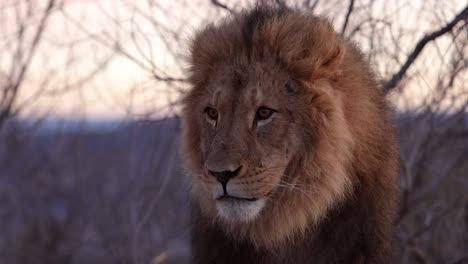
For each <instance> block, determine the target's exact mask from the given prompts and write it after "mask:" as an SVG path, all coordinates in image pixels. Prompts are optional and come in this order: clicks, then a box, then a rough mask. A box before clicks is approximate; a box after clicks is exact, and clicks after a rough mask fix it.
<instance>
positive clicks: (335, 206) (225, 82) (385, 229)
mask: <svg viewBox="0 0 468 264" xmlns="http://www.w3.org/2000/svg"><path fill="white" fill-rule="evenodd" d="M190 63H191V68H190V82H191V84H192V86H193V88H192V89H191V90H190V92H189V93H188V95H187V96H186V98H185V100H184V110H183V114H184V127H183V153H184V156H185V160H186V164H187V167H188V169H189V173H190V180H191V197H192V223H193V232H192V236H193V237H192V246H193V247H192V248H193V260H194V263H390V262H391V261H390V259H391V241H392V221H393V219H394V214H395V206H396V203H395V196H396V192H397V187H396V186H397V185H396V147H395V139H394V132H393V128H392V125H391V121H390V116H389V110H388V107H387V104H386V101H385V99H384V96H383V94H382V92H381V91H380V90H379V88H378V85H377V82H376V80H375V77H374V74H373V73H372V71H371V70H370V68H369V65H368V63H367V62H366V61H365V60H364V58H363V56H362V54H361V53H360V51H359V50H358V49H357V48H356V47H355V46H354V45H353V44H352V43H350V42H349V41H348V40H345V39H343V38H342V37H340V36H338V35H337V34H336V33H335V31H334V30H333V28H332V26H331V25H330V23H329V22H328V21H327V20H326V19H324V18H319V17H316V16H313V15H310V14H306V13H302V12H299V11H293V10H288V9H274V8H271V7H265V6H263V7H257V8H255V9H253V10H250V11H246V12H243V13H241V14H238V15H235V16H234V17H232V18H230V19H227V20H225V21H223V22H221V23H220V24H218V25H209V26H207V27H206V28H205V29H203V30H202V31H200V32H198V34H197V35H196V36H195V38H194V39H193V41H192V43H191V58H190ZM264 105H267V106H273V107H274V108H275V110H277V113H275V116H274V119H273V120H272V121H271V123H270V124H267V125H264V126H262V127H257V126H256V125H255V120H254V116H255V111H256V109H257V108H258V107H260V106H264ZM206 106H212V107H215V108H216V109H217V110H218V112H219V118H220V119H219V121H217V122H219V123H216V125H215V126H214V127H213V126H212V125H210V124H209V123H208V122H207V121H206V117H205V116H204V112H203V111H204V109H205V107H206ZM252 123H253V124H254V125H253V126H250V124H252ZM208 163H209V166H215V165H216V166H218V165H219V166H225V164H231V163H232V164H234V165H235V166H236V167H237V166H238V165H242V170H241V172H240V175H239V176H236V177H235V178H233V179H232V186H233V187H232V188H233V190H235V191H236V192H237V193H239V194H241V195H242V196H245V197H255V198H258V197H267V198H268V199H267V202H266V204H265V206H264V207H263V209H262V210H261V211H260V213H259V214H258V216H256V217H255V218H254V219H252V220H249V221H235V220H229V219H225V218H221V217H219V216H218V213H217V211H216V200H215V199H214V198H213V196H212V195H211V190H213V188H216V185H217V184H219V183H218V182H216V180H215V179H214V178H213V177H212V176H210V175H208V173H207V170H206V167H207V166H208V165H207V164H208ZM213 164H214V165H213ZM232 164H231V165H232ZM234 165H233V166H234ZM230 184H231V183H230Z"/></svg>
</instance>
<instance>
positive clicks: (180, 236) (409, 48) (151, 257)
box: [0, 0, 468, 264]
mask: <svg viewBox="0 0 468 264" xmlns="http://www.w3.org/2000/svg"><path fill="white" fill-rule="evenodd" d="M254 2H255V1H253V0H252V1H228V0H226V1H209V0H204V1H202V0H196V1H184V0H176V1H157V0H154V1H151V0H150V1H125V0H121V1H77V0H47V1H39V0H5V1H1V2H0V263H18V264H22V263H153V264H156V263H185V261H186V256H187V255H188V253H189V252H188V251H189V249H188V244H187V240H188V230H187V228H188V226H187V219H188V212H187V211H188V209H187V195H186V190H187V188H186V186H185V185H184V179H183V170H182V167H181V163H180V157H179V152H178V140H179V138H178V133H179V130H180V127H179V122H180V121H179V120H178V118H177V113H178V112H177V111H178V100H179V98H180V95H181V94H183V93H184V91H185V90H186V88H187V87H186V82H185V80H184V69H185V67H186V65H185V63H184V56H185V55H186V44H187V40H188V39H189V36H190V35H191V34H193V30H194V29H196V28H198V27H200V26H201V25H203V24H204V23H208V22H213V21H217V20H218V19H220V18H222V17H224V16H226V15H229V14H230V13H232V12H236V11H238V10H241V9H242V8H244V7H247V6H251V5H253V4H254ZM264 2H271V3H274V4H277V5H285V6H289V7H295V8H300V9H302V10H308V11H310V12H315V13H317V14H322V15H326V16H328V17H330V18H331V19H332V20H333V23H334V25H335V26H336V29H337V31H338V32H340V33H341V34H343V35H344V36H346V37H348V38H351V39H352V40H354V41H356V42H357V43H359V45H360V46H361V47H362V49H363V50H364V52H365V53H366V54H367V56H368V59H369V61H370V62H371V63H372V64H373V66H374V68H375V69H376V71H377V73H378V74H379V76H380V77H381V81H382V87H383V89H385V91H386V92H387V93H388V96H389V99H390V100H391V101H392V102H393V103H394V105H395V108H396V109H397V111H396V114H395V123H396V125H397V128H398V135H399V139H400V185H401V188H402V196H401V212H400V215H399V219H398V223H397V233H396V237H397V243H396V244H397V248H398V250H397V253H398V257H399V260H400V261H399V263H450V264H461V263H468V250H467V249H468V193H467V190H468V162H467V161H468V113H467V112H468V111H467V107H468V89H467V87H466V85H467V84H468V74H467V67H468V58H467V52H468V27H467V25H468V9H467V6H464V5H466V3H463V1H456V0H452V1H436V0H429V1H403V0H397V1H380V0H362V1H354V0H349V1H338V0H331V1H321V0H312V1H280V0H276V1H273V0H272V1H264ZM122 65H125V66H128V68H125V69H124V70H120V71H116V70H115V69H116V67H117V66H122ZM122 75H128V76H130V77H132V76H134V75H138V76H140V77H141V76H143V77H141V78H142V80H140V81H135V80H134V79H128V80H127V81H125V82H124V81H120V82H116V81H113V80H114V79H117V80H121V78H122ZM132 81H134V82H132ZM117 86H119V87H122V86H124V87H126V89H125V91H124V92H123V93H122V92H121V91H119V92H117V91H116V90H117V88H116V87H117ZM114 92H115V94H114ZM114 99H115V102H114V101H113V100H114ZM91 101H92V102H95V101H99V102H101V101H105V102H106V103H107V104H106V107H108V108H109V109H112V110H113V111H115V112H119V113H124V114H125V115H124V117H123V118H121V120H119V122H111V123H108V124H107V123H106V124H102V123H98V121H95V120H92V115H90V113H89V111H86V110H87V109H88V108H89V107H90V102H91ZM44 106H47V107H44ZM64 106H67V107H69V108H71V109H72V110H73V111H77V112H79V113H81V114H83V113H84V114H83V115H79V117H80V118H79V119H75V118H76V117H73V116H69V117H68V119H69V120H67V121H66V122H59V121H56V122H52V123H51V121H50V120H54V117H56V116H60V115H62V116H63V113H61V112H60V111H63V109H62V108H63V107H64ZM67 110H70V109H68V108H67ZM73 111H72V113H73ZM59 112H60V113H59ZM67 113H68V114H69V112H67ZM87 115H89V116H87ZM161 116H172V117H171V118H167V119H164V120H155V119H156V117H161ZM174 116H175V117H174ZM89 122H91V123H89Z"/></svg>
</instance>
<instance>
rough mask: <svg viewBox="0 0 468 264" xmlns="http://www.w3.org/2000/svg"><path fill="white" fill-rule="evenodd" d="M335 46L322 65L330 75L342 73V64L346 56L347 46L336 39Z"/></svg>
mask: <svg viewBox="0 0 468 264" xmlns="http://www.w3.org/2000/svg"><path fill="white" fill-rule="evenodd" d="M335 42H336V43H335V45H334V48H332V49H331V50H330V52H329V53H328V54H327V55H328V56H326V57H325V59H324V61H323V62H322V65H320V67H321V68H323V70H325V71H327V73H328V75H329V76H335V75H339V74H340V73H341V71H340V66H341V64H342V63H343V60H344V56H345V54H346V48H345V47H344V45H343V44H342V43H339V42H338V41H335Z"/></svg>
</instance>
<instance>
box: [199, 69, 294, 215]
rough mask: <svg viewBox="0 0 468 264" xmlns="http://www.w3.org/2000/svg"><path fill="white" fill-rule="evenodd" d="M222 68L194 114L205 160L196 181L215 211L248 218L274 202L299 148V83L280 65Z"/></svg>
mask: <svg viewBox="0 0 468 264" xmlns="http://www.w3.org/2000/svg"><path fill="white" fill-rule="evenodd" d="M245 69H246V70H245V71H239V67H237V68H236V70H234V68H233V67H229V66H227V67H224V68H222V69H220V70H218V71H216V72H215V73H214V74H213V76H212V77H213V78H211V79H210V81H209V82H208V83H207V84H206V85H205V87H203V89H201V92H200V94H199V98H198V105H197V109H192V110H191V111H193V114H195V117H194V118H195V119H197V120H196V124H197V126H199V127H198V129H199V130H200V135H201V138H200V142H199V145H200V146H199V149H200V152H201V156H202V159H201V162H200V163H199V164H197V166H199V167H198V168H196V169H197V172H198V173H197V174H196V175H194V176H193V177H194V179H193V185H194V188H196V189H198V192H199V193H204V194H206V195H207V196H210V197H209V198H207V199H211V203H213V205H214V207H215V208H216V211H217V214H218V215H219V216H220V217H222V218H224V219H226V220H232V221H248V220H251V219H253V218H255V217H256V216H257V215H259V213H260V212H261V210H262V208H263V207H264V206H265V204H266V203H268V202H272V201H269V200H271V194H272V193H273V192H274V190H275V188H276V187H277V186H280V185H281V184H282V178H283V176H284V173H285V169H286V167H287V165H288V163H289V162H290V159H291V156H292V155H293V154H294V153H295V151H296V146H297V140H296V138H295V136H294V135H296V134H297V133H295V132H294V131H292V130H293V129H294V128H295V125H294V118H293V116H292V115H291V113H292V109H291V106H292V105H294V104H293V103H292V102H291V101H292V100H295V92H296V88H297V87H295V86H296V85H297V84H296V83H294V82H292V81H291V79H290V78H289V76H288V74H287V73H286V72H285V71H282V70H281V69H280V68H272V67H271V65H270V66H269V67H267V65H266V64H263V63H258V64H257V65H250V67H248V68H247V67H246V68H245Z"/></svg>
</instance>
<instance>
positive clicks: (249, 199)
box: [216, 194, 258, 202]
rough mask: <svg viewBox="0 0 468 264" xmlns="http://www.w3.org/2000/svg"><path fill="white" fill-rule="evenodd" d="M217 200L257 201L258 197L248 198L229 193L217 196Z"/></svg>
mask: <svg viewBox="0 0 468 264" xmlns="http://www.w3.org/2000/svg"><path fill="white" fill-rule="evenodd" d="M216 200H217V201H243V202H255V201H257V200H258V198H246V197H237V196H231V195H227V194H223V195H221V196H219V197H218V198H216Z"/></svg>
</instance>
